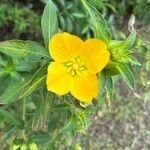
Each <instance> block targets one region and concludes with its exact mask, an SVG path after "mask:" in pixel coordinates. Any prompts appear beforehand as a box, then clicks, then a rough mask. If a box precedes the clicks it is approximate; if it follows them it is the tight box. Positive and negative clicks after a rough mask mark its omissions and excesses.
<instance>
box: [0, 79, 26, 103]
mask: <svg viewBox="0 0 150 150" xmlns="http://www.w3.org/2000/svg"><path fill="white" fill-rule="evenodd" d="M26 84H28V80H24V79H23V80H19V82H16V83H13V84H10V85H9V86H8V87H7V88H6V89H5V91H4V92H3V93H2V94H1V96H0V102H4V103H11V102H13V101H15V100H17V99H18V98H19V95H20V93H21V91H22V90H23V89H24V87H25V86H26Z"/></svg>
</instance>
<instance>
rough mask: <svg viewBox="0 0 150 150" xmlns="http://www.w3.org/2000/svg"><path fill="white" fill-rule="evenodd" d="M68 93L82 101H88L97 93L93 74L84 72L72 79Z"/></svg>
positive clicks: (95, 79) (95, 78) (95, 77)
mask: <svg viewBox="0 0 150 150" xmlns="http://www.w3.org/2000/svg"><path fill="white" fill-rule="evenodd" d="M70 93H71V94H72V95H73V96H74V97H75V98H77V99H78V100H79V101H82V102H89V101H91V100H92V99H93V98H94V97H96V96H97V93H98V81H97V76H96V75H95V74H89V73H85V74H82V75H80V76H76V77H74V78H73V80H72V84H71V87H70Z"/></svg>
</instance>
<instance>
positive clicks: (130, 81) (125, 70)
mask: <svg viewBox="0 0 150 150" xmlns="http://www.w3.org/2000/svg"><path fill="white" fill-rule="evenodd" d="M116 68H117V69H118V71H119V72H120V74H121V75H122V77H123V79H124V82H125V83H126V84H127V85H128V86H129V87H130V88H131V89H133V88H134V85H135V81H134V76H133V73H132V71H131V70H130V69H129V67H128V66H127V65H125V64H123V63H116Z"/></svg>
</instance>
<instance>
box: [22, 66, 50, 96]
mask: <svg viewBox="0 0 150 150" xmlns="http://www.w3.org/2000/svg"><path fill="white" fill-rule="evenodd" d="M47 67H48V64H45V65H44V66H42V67H41V68H40V69H39V70H38V71H37V72H36V73H35V75H34V76H33V78H32V79H31V80H30V81H29V82H28V84H27V85H26V86H25V88H24V89H23V90H22V92H21V94H20V96H19V98H23V97H26V96H28V95H30V94H31V93H33V92H34V91H36V90H38V89H40V88H41V87H43V86H44V85H45V83H46V81H45V80H46V76H47Z"/></svg>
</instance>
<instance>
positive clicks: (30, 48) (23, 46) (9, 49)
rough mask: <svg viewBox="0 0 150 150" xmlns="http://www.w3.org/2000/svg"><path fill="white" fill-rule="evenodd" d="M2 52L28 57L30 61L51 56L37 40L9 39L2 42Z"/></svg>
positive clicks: (0, 50) (0, 44)
mask: <svg viewBox="0 0 150 150" xmlns="http://www.w3.org/2000/svg"><path fill="white" fill-rule="evenodd" d="M0 52H2V53H4V54H6V55H9V56H11V57H14V58H16V57H18V58H26V57H29V58H30V61H35V60H36V61H39V60H40V59H41V58H43V57H46V58H49V56H48V53H47V51H46V50H45V49H44V48H43V46H41V45H40V44H39V43H37V42H33V41H22V40H9V41H4V42H0Z"/></svg>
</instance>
